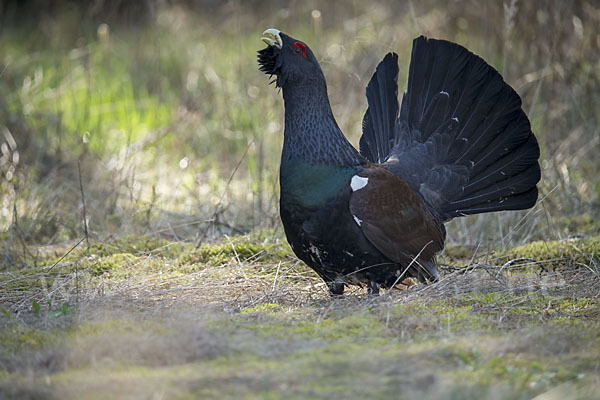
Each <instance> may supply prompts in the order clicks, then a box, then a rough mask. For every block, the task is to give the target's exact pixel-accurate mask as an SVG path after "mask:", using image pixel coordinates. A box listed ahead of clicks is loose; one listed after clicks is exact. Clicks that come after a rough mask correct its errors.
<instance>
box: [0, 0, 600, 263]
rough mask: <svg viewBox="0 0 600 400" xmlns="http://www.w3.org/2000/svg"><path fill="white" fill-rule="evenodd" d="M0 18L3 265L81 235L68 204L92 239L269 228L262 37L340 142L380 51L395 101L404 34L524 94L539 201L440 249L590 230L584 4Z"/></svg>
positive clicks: (42, 8)
mask: <svg viewBox="0 0 600 400" xmlns="http://www.w3.org/2000/svg"><path fill="white" fill-rule="evenodd" d="M0 24H1V25H0V131H1V132H2V134H0V146H1V147H0V171H1V174H2V178H1V181H0V235H3V236H2V238H3V239H4V240H5V243H9V244H10V246H9V248H7V255H8V254H9V251H11V249H12V248H14V247H15V246H19V245H22V246H28V245H45V244H56V243H60V242H65V241H71V240H76V239H79V238H81V237H83V235H84V225H83V223H82V221H83V214H84V212H83V208H84V203H85V210H86V212H85V218H86V220H87V227H88V229H89V235H90V237H91V238H92V239H96V240H109V239H110V238H111V237H119V236H123V235H130V234H134V235H140V234H149V235H156V236H161V237H166V238H168V239H172V240H196V241H202V240H208V239H210V238H213V237H215V236H219V235H222V234H235V233H245V232H249V231H252V230H262V229H269V230H270V231H271V232H280V229H279V221H278V205H277V200H278V181H277V180H278V161H279V154H280V148H281V143H282V130H283V126H282V123H283V104H282V101H281V98H280V97H281V96H280V94H279V93H278V92H277V90H275V88H274V87H273V86H268V85H267V83H268V79H267V77H266V76H265V75H264V74H262V73H259V71H258V70H257V65H256V61H255V54H256V53H255V52H256V50H258V49H260V48H262V47H263V44H261V42H260V40H259V38H260V35H261V32H262V31H263V30H264V29H266V28H269V27H277V28H279V29H281V30H282V31H284V32H286V33H289V34H291V35H293V36H294V37H297V38H301V39H303V40H304V41H306V42H307V43H308V44H309V45H310V46H311V48H312V49H313V51H314V52H315V54H317V55H318V58H319V60H320V62H321V65H322V68H323V70H324V73H325V75H326V78H327V80H328V85H329V95H330V98H331V103H332V106H333V111H334V114H335V116H336V118H337V120H338V122H339V125H340V127H341V128H342V130H343V131H344V132H345V133H346V135H347V136H348V137H349V138H350V139H351V141H352V142H353V143H355V144H356V143H357V142H358V138H359V137H360V133H361V132H360V126H361V124H360V122H361V119H362V115H363V113H364V110H365V108H366V101H365V97H364V88H365V86H366V83H367V82H368V80H369V78H370V76H371V74H372V72H373V70H374V68H375V66H376V65H377V63H378V61H379V60H380V59H381V58H382V57H383V56H384V55H385V54H386V53H387V52H389V51H395V52H397V53H398V54H399V56H400V57H399V58H400V76H399V86H400V88H401V90H402V89H403V88H404V87H405V82H406V79H407V72H408V65H409V56H410V48H411V42H412V39H413V38H414V37H416V36H418V35H420V34H424V35H427V36H431V37H436V38H444V39H448V40H453V41H456V42H458V43H460V44H462V45H464V46H466V47H467V48H469V49H470V50H472V51H473V52H475V53H477V54H479V55H481V56H482V57H483V58H484V59H486V60H487V61H488V62H489V63H490V64H491V65H493V66H494V67H495V68H496V69H498V70H499V71H501V73H502V74H503V76H504V78H505V80H506V81H507V82H508V83H509V84H511V85H512V86H513V87H514V88H515V89H516V90H517V92H518V93H519V94H520V95H521V97H522V99H523V108H524V110H525V111H526V113H527V114H528V116H529V118H530V119H531V122H532V129H533V131H534V132H535V134H536V136H537V137H538V140H539V142H540V146H541V150H542V157H541V158H542V160H541V163H542V181H541V183H540V194H541V195H540V199H541V201H540V203H539V204H538V205H537V206H536V207H535V208H534V209H533V210H532V211H529V212H522V213H496V214H491V215H483V216H476V217H469V218H467V219H459V220H457V221H454V222H453V223H452V224H453V225H454V226H451V227H450V229H449V230H448V231H449V237H450V241H451V242H454V243H459V244H462V245H472V246H488V245H489V242H488V240H491V241H493V246H494V247H507V246H510V245H513V244H515V243H518V242H522V241H524V240H529V239H533V238H536V239H540V238H551V239H560V238H564V237H568V236H572V235H578V234H584V235H585V234H589V233H592V232H594V231H595V232H597V231H598V224H597V223H596V222H595V218H597V216H598V214H599V212H598V211H599V210H600V177H599V176H598V172H599V171H600V157H599V156H598V154H599V138H600V136H599V135H600V132H599V128H598V127H599V126H600V6H599V4H598V3H597V2H595V1H592V0H575V1H561V0H546V1H526V2H525V1H524V2H518V1H514V0H512V1H506V2H502V1H495V2H479V1H474V0H454V1H451V2H445V1H439V0H429V1H422V2H421V1H419V2H410V1H400V2H398V1H388V2H386V1H379V2H362V1H340V2H326V3H323V2H316V1H312V2H311V1H308V2H289V3H287V4H283V5H282V3H281V2H277V1H265V0H262V1H248V2H245V1H244V2H243V1H227V2H217V1H210V0H203V1H202V0H198V1H192V0H187V1H186V0H180V1H176V0H173V1H169V2H166V1H158V0H146V1H140V2H128V1H118V0H117V1H106V2H103V1H92V2H89V3H86V2H81V3H80V2H74V1H66V0H63V1H53V2H50V1H48V2H46V1H40V0H38V1H18V2H17V1H15V2H3V3H2V4H1V5H0ZM79 166H80V168H79ZM79 175H81V181H82V187H83V191H82V190H81V187H80V183H79V179H80V176H79ZM3 258H4V257H3Z"/></svg>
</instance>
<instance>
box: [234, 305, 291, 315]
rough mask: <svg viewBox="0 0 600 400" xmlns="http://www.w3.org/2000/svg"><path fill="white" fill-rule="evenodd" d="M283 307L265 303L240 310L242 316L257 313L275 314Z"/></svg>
mask: <svg viewBox="0 0 600 400" xmlns="http://www.w3.org/2000/svg"><path fill="white" fill-rule="evenodd" d="M280 310H281V306H280V305H279V304H273V303H263V304H259V305H256V306H251V307H244V308H242V309H241V310H240V314H252V313H256V312H274V311H280Z"/></svg>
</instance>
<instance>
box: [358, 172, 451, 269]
mask: <svg viewBox="0 0 600 400" xmlns="http://www.w3.org/2000/svg"><path fill="white" fill-rule="evenodd" d="M358 175H359V176H360V177H361V178H363V179H357V178H354V177H353V179H354V180H355V183H354V185H352V186H353V192H352V194H351V195H350V212H351V213H352V215H353V217H354V220H355V221H356V223H357V224H359V225H360V227H361V228H362V231H363V233H364V234H365V236H366V237H367V239H368V240H369V241H370V242H371V243H372V244H373V245H374V246H375V247H376V248H377V249H378V250H379V251H380V252H381V253H383V254H384V255H385V256H386V257H388V258H389V259H390V260H392V261H394V262H397V263H406V262H410V260H411V259H412V258H413V257H415V256H416V255H418V254H419V253H420V255H419V258H420V259H422V260H426V261H429V260H432V259H433V258H434V256H435V253H437V252H438V251H440V250H442V248H443V246H444V235H443V233H442V230H441V227H440V225H439V224H438V222H437V221H436V220H435V218H434V217H433V214H431V211H429V208H428V207H427V205H426V204H425V202H424V201H423V200H422V199H421V197H419V195H418V194H416V193H415V192H414V191H413V190H412V189H411V188H410V187H409V186H408V184H407V183H406V182H405V181H404V180H403V179H402V178H400V177H399V176H397V175H395V174H393V173H392V172H390V171H388V170H386V169H384V168H382V167H379V166H376V165H369V166H368V167H367V168H366V169H364V170H363V171H361V172H359V173H358ZM364 178H367V179H368V181H365V180H364ZM351 182H352V181H351ZM365 182H366V184H365Z"/></svg>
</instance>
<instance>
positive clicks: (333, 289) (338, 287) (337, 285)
mask: <svg viewBox="0 0 600 400" xmlns="http://www.w3.org/2000/svg"><path fill="white" fill-rule="evenodd" d="M326 283H327V287H328V288H329V294H330V295H331V296H332V297H335V296H341V295H343V294H344V282H339V281H326Z"/></svg>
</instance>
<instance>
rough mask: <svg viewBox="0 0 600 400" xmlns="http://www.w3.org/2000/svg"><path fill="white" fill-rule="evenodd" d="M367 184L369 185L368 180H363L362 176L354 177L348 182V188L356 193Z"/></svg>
mask: <svg viewBox="0 0 600 400" xmlns="http://www.w3.org/2000/svg"><path fill="white" fill-rule="evenodd" d="M367 183H369V178H363V177H362V176H358V175H354V176H353V177H352V179H351V180H350V187H351V188H352V191H353V192H356V191H357V190H360V189H362V188H364V187H365V186H367Z"/></svg>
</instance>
